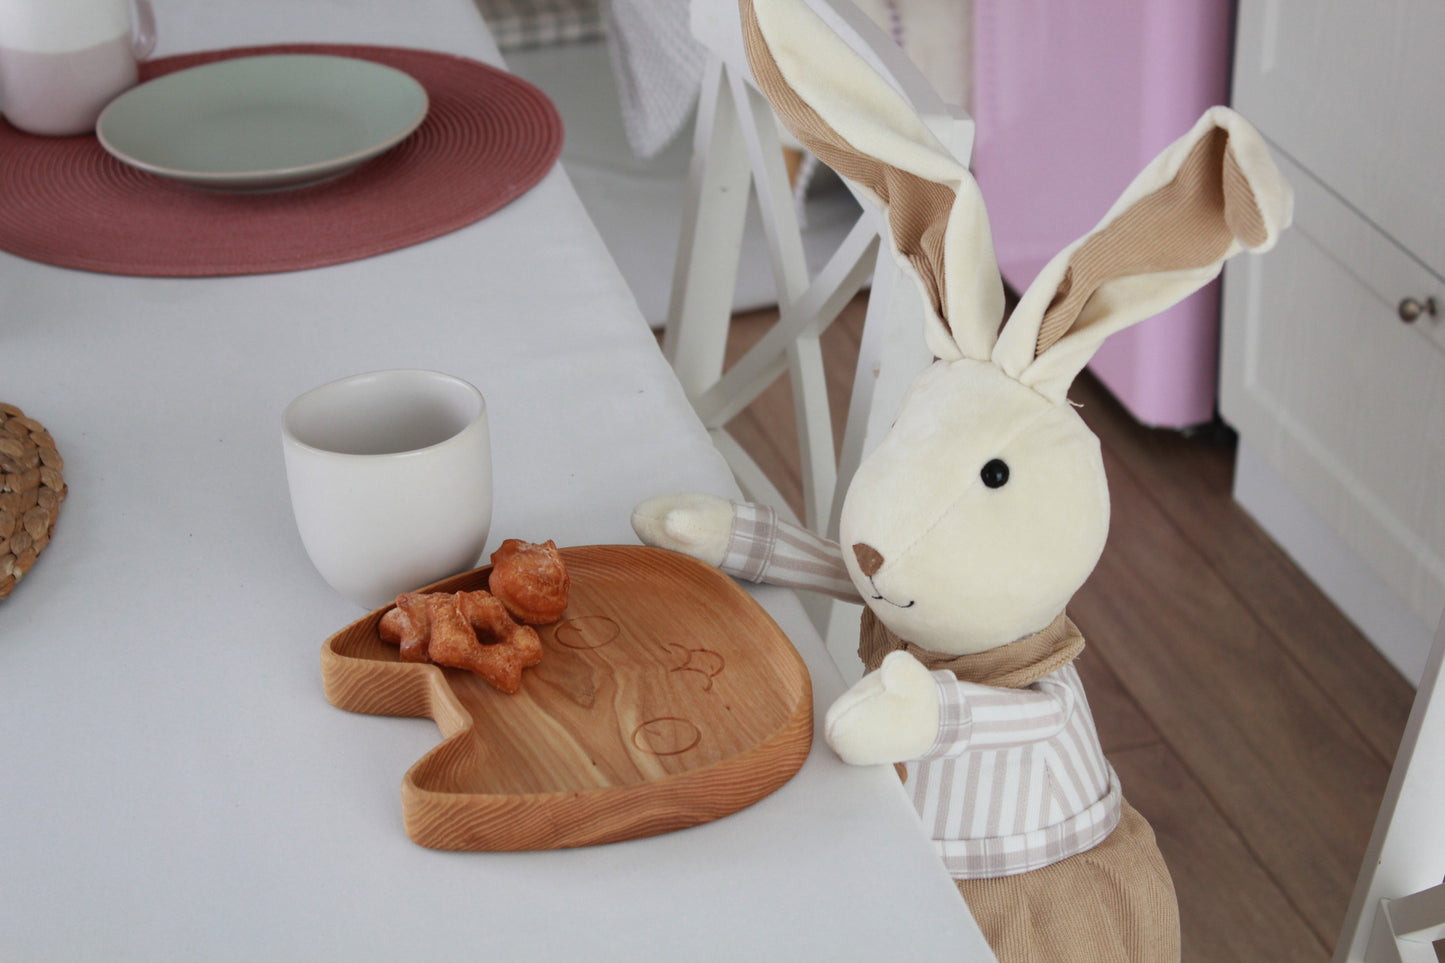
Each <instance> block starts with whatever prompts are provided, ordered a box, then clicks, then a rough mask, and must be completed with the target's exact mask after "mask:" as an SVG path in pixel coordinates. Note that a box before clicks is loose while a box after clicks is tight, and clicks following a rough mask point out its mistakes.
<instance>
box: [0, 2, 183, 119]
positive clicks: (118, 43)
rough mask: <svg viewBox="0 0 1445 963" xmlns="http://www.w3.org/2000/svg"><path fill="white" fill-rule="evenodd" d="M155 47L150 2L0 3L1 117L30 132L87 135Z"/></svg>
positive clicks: (133, 79)
mask: <svg viewBox="0 0 1445 963" xmlns="http://www.w3.org/2000/svg"><path fill="white" fill-rule="evenodd" d="M132 5H133V6H134V8H135V14H136V16H135V23H134V25H132V22H131V8H132ZM155 42H156V24H155V13H154V12H153V11H152V9H151V5H150V0H0V113H4V115H5V118H6V119H7V120H8V121H10V123H11V124H13V125H14V126H16V127H18V128H19V129H21V130H23V131H26V132H28V133H31V134H43V135H47V136H66V135H70V134H85V133H89V132H90V131H92V130H94V129H95V121H96V118H98V117H99V116H100V112H101V110H103V109H104V108H105V106H106V104H108V103H110V101H111V100H113V99H114V98H115V97H116V96H117V95H119V94H121V93H123V92H125V91H126V90H128V89H130V88H131V87H134V86H135V85H136V82H137V81H138V80H139V79H140V74H139V68H138V67H137V62H138V61H141V60H144V59H146V58H147V57H149V56H150V53H151V50H152V49H154V47H155Z"/></svg>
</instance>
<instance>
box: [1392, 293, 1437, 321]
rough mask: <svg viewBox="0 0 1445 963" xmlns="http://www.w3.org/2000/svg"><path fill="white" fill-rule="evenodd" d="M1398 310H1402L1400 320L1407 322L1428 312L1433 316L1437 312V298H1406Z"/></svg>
mask: <svg viewBox="0 0 1445 963" xmlns="http://www.w3.org/2000/svg"><path fill="white" fill-rule="evenodd" d="M1397 310H1398V311H1399V312H1400V320H1401V321H1404V322H1405V323H1406V324H1411V323H1413V322H1414V321H1415V319H1416V318H1418V317H1420V315H1422V314H1428V315H1430V317H1432V318H1433V317H1435V312H1436V308H1435V299H1434V298H1426V299H1425V300H1424V301H1421V300H1419V299H1418V298H1405V299H1404V300H1403V301H1401V302H1400V307H1399V308H1398V309H1397Z"/></svg>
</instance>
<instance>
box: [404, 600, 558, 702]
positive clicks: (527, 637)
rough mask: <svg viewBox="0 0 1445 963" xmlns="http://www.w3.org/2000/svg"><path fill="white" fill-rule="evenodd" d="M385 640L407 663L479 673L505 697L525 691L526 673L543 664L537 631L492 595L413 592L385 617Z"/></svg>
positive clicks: (540, 641) (540, 642)
mask: <svg viewBox="0 0 1445 963" xmlns="http://www.w3.org/2000/svg"><path fill="white" fill-rule="evenodd" d="M378 628H379V631H380V633H381V637H382V639H383V640H385V641H387V642H391V643H393V644H395V645H399V646H400V647H401V658H402V661H403V662H435V663H436V664H438V665H445V666H450V667H452V668H456V669H466V670H467V671H469V672H475V673H476V674H477V675H479V676H481V677H482V678H483V679H485V680H486V681H487V682H488V683H490V684H491V685H492V686H494V687H496V688H497V689H499V690H501V691H502V692H507V693H514V692H516V691H517V690H518V689H520V688H521V686H522V670H523V669H525V668H527V667H528V666H533V665H536V664H537V663H538V662H541V661H542V640H541V637H539V636H538V635H537V630H536V629H534V628H532V627H531V626H528V625H519V624H517V623H516V622H514V621H513V620H512V618H511V616H510V615H508V614H507V610H506V607H505V606H503V605H502V603H501V602H500V601H499V600H497V599H495V598H493V597H492V596H491V594H490V593H488V592H484V591H476V592H456V593H450V592H427V593H420V592H408V593H405V594H403V595H399V596H397V599H396V608H394V609H392V610H391V611H390V612H387V613H386V614H385V615H384V616H382V619H381V624H380V625H379V627H378Z"/></svg>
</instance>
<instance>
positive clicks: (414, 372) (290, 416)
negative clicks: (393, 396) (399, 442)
mask: <svg viewBox="0 0 1445 963" xmlns="http://www.w3.org/2000/svg"><path fill="white" fill-rule="evenodd" d="M402 376H410V377H415V376H424V377H426V378H427V379H428V380H442V381H446V382H449V383H451V384H454V385H457V386H460V387H461V388H463V389H465V390H466V392H467V393H468V394H470V395H471V396H472V398H474V399H475V401H476V403H477V410H476V413H475V414H473V415H472V417H471V418H470V420H468V421H467V423H466V424H465V425H464V426H462V428H461V429H460V430H458V431H456V432H453V433H452V434H450V435H448V436H447V437H445V438H443V439H442V440H441V441H438V442H433V443H432V444H430V445H424V446H422V447H420V448H407V449H405V450H403V451H391V452H378V453H363V452H347V451H335V450H333V449H331V448H321V447H318V446H316V445H313V444H310V443H309V442H305V441H302V440H301V439H300V438H299V437H297V435H296V432H295V430H294V429H293V427H292V423H293V421H294V419H295V417H296V412H297V411H298V410H299V409H300V408H301V407H302V406H303V405H305V404H306V403H307V402H308V401H310V400H312V399H314V398H315V397H316V396H317V395H319V394H321V393H322V392H328V391H335V390H338V389H341V388H343V387H344V386H347V385H350V384H353V383H355V382H358V381H364V380H370V379H376V378H392V377H402ZM486 415H487V399H486V398H485V396H483V395H482V392H481V390H480V389H479V388H477V386H476V385H474V384H472V383H471V382H470V381H467V380H466V379H465V378H460V377H458V376H456V375H453V374H447V373H446V372H445V371H437V370H435V369H432V368H378V369H376V370H373V371H362V372H359V373H357V374H353V375H347V376H346V377H344V378H337V379H335V380H334V381H328V382H326V383H324V384H320V385H317V386H316V387H314V388H311V389H309V390H307V391H303V392H302V393H301V394H299V395H297V396H296V397H295V398H292V399H291V401H290V402H288V403H287V405H286V407H285V409H283V411H282V412H281V435H282V439H283V441H285V443H286V444H287V445H292V446H295V447H296V448H300V449H304V450H305V451H308V452H314V453H315V454H317V455H323V456H326V457H330V458H354V459H376V458H404V457H406V456H409V455H416V454H420V453H422V452H427V451H432V450H434V449H436V448H440V447H441V446H442V445H449V444H452V443H453V442H455V441H456V440H457V439H458V438H461V437H462V436H463V435H466V434H468V433H470V432H473V431H476V430H478V426H479V425H481V424H483V423H485V421H486Z"/></svg>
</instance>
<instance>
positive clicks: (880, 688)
mask: <svg viewBox="0 0 1445 963" xmlns="http://www.w3.org/2000/svg"><path fill="white" fill-rule="evenodd" d="M823 735H824V737H825V738H826V739H827V740H828V745H830V746H832V747H833V751H834V752H836V753H837V754H838V756H839V758H841V759H842V760H843V761H844V762H846V763H849V764H851V765H854V766H868V765H876V764H879V763H888V762H902V761H904V760H906V759H917V758H918V757H919V756H921V755H923V753H924V752H925V751H926V750H927V749H928V747H929V746H931V745H933V742H934V740H935V739H936V738H937V736H938V687H937V685H936V683H935V682H934V681H933V676H932V675H931V674H930V673H929V671H928V670H927V669H925V668H924V667H923V665H922V664H921V663H919V661H918V660H917V659H915V658H913V656H911V655H908V654H907V653H905V652H893V653H891V654H889V655H888V657H887V658H885V659H884V660H883V664H882V665H880V666H879V667H878V669H877V671H874V672H870V673H868V674H867V675H865V676H864V677H863V678H862V679H861V680H859V682H858V684H857V685H855V686H853V688H851V689H849V690H848V691H847V692H845V693H843V694H842V695H841V696H839V697H838V701H837V702H834V703H833V705H832V706H831V707H829V709H828V714H827V716H826V717H825V718H824V722H823Z"/></svg>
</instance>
